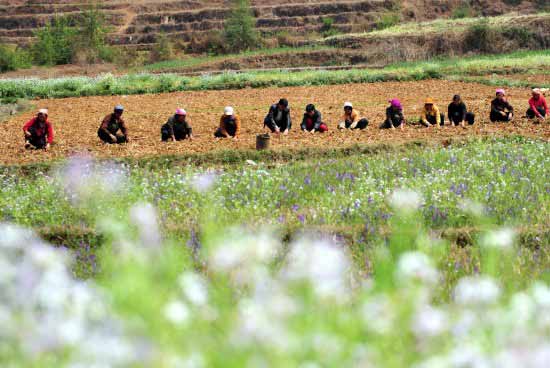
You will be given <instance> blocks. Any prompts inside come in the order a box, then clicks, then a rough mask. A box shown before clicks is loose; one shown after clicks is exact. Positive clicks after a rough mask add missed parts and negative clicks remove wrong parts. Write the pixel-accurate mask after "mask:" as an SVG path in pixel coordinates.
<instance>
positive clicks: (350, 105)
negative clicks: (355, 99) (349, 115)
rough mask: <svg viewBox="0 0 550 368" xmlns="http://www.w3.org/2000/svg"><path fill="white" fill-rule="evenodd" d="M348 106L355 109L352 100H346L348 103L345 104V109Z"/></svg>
mask: <svg viewBox="0 0 550 368" xmlns="http://www.w3.org/2000/svg"><path fill="white" fill-rule="evenodd" d="M346 107H351V108H352V109H353V105H352V104H351V102H349V101H348V102H346V103H345V104H344V109H345V108H346Z"/></svg>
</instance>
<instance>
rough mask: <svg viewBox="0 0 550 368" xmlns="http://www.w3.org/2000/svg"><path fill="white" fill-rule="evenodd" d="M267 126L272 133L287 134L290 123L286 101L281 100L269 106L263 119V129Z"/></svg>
mask: <svg viewBox="0 0 550 368" xmlns="http://www.w3.org/2000/svg"><path fill="white" fill-rule="evenodd" d="M265 126H267V127H268V128H269V130H271V132H272V133H277V134H279V133H283V134H288V132H289V130H290V128H291V126H292V121H291V119H290V108H289V107H288V101H287V100H286V99H284V98H281V99H280V100H279V102H278V103H276V104H274V105H271V107H270V108H269V113H268V114H267V116H266V117H265V119H264V127H265Z"/></svg>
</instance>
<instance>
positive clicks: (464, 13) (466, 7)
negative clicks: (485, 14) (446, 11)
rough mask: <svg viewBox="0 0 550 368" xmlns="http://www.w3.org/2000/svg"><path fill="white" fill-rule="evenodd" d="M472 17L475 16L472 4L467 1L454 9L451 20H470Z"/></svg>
mask: <svg viewBox="0 0 550 368" xmlns="http://www.w3.org/2000/svg"><path fill="white" fill-rule="evenodd" d="M471 16H473V10H472V7H471V6H470V4H469V3H468V2H466V1H464V2H462V3H461V4H460V5H459V6H458V7H456V8H454V9H453V12H452V14H451V18H453V19H462V18H470V17H471Z"/></svg>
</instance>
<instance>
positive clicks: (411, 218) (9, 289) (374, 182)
mask: <svg viewBox="0 0 550 368" xmlns="http://www.w3.org/2000/svg"><path fill="white" fill-rule="evenodd" d="M548 152H549V149H548V143H546V142H543V141H537V140H530V139H525V138H505V139H494V140H489V141H487V140H485V141H481V140H472V141H470V142H468V143H464V144H461V145H456V146H455V145H451V146H450V147H447V148H443V147H432V148H426V147H419V148H417V149H411V150H410V151H407V152H405V151H393V150H390V149H388V151H387V152H382V153H378V154H373V155H359V154H350V155H346V153H345V151H342V152H341V153H340V154H339V155H335V156H334V157H326V158H324V159H312V160H305V161H301V162H292V163H288V164H284V163H279V164H273V163H267V162H260V161H257V162H255V161H250V160H248V161H245V162H242V164H240V165H237V166H232V167H230V168H226V169H222V168H220V167H210V168H208V167H204V168H201V169H197V168H191V167H183V166H178V167H173V166H168V165H167V166H166V167H162V166H156V168H155V169H154V170H152V169H145V168H143V165H141V166H140V165H134V164H124V163H114V162H106V161H93V160H91V159H89V158H86V157H78V158H74V159H72V160H70V161H69V162H67V163H65V164H62V165H57V166H55V167H53V166H52V167H49V168H47V167H44V168H43V171H42V172H40V173H36V172H35V173H32V174H29V175H26V176H24V175H21V174H20V173H15V171H13V169H10V168H4V169H3V171H2V172H1V173H0V181H1V182H2V188H3V190H2V192H1V194H0V211H1V212H0V216H1V219H2V222H3V223H2V224H1V225H0V300H2V301H1V302H0V325H2V326H3V328H2V329H0V362H1V363H2V365H4V363H5V365H6V366H40V367H49V366H51V367H60V366H68V367H85V366H86V367H87V366H105V367H128V366H158V367H217V366H220V367H221V366H223V367H243V366H246V367H249V366H250V367H252V366H254V367H257V366H293V367H294V366H296V367H333V366H334V367H337V366H338V367H341V366H352V367H355V366H360V367H367V366H368V367H405V366H407V367H418V368H429V367H497V366H498V367H520V366H521V367H546V366H547V363H548V361H550V345H549V344H548V341H549V340H548V339H549V337H550V319H549V318H548V316H549V315H550V288H549V287H548V284H547V280H548V274H547V269H548V266H549V265H550V252H549V247H548V246H549V245H550V234H549V233H548V228H549V225H550V183H549V182H548V178H549V177H550V157H549V156H548ZM24 228H31V229H35V231H36V232H39V233H42V234H46V235H48V237H49V239H50V240H51V241H52V242H53V243H56V245H57V246H58V247H52V246H50V245H47V244H45V242H44V241H43V240H40V239H39V238H38V237H37V236H36V235H34V234H33V232H32V231H30V230H24ZM55 229H57V230H55ZM54 230H55V231H54ZM61 230H64V231H65V232H66V233H67V234H73V237H72V238H71V237H70V236H69V237H56V236H54V235H53V232H57V233H61V232H62V231H61ZM83 234H84V235H83ZM62 245H65V246H66V247H60V246H62ZM75 275H77V276H80V277H83V276H86V277H87V278H86V281H84V280H83V279H82V278H78V277H75ZM88 276H90V277H88Z"/></svg>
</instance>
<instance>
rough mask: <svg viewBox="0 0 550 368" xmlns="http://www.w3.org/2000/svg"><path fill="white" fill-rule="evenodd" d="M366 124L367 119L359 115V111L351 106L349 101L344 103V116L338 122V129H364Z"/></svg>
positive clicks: (367, 123) (367, 122)
mask: <svg viewBox="0 0 550 368" xmlns="http://www.w3.org/2000/svg"><path fill="white" fill-rule="evenodd" d="M367 125H369V121H368V120H367V119H365V118H360V117H359V113H358V112H357V110H355V109H354V108H353V104H352V103H351V102H346V103H344V116H343V117H342V121H341V122H340V124H338V129H365V128H366V127H367Z"/></svg>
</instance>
